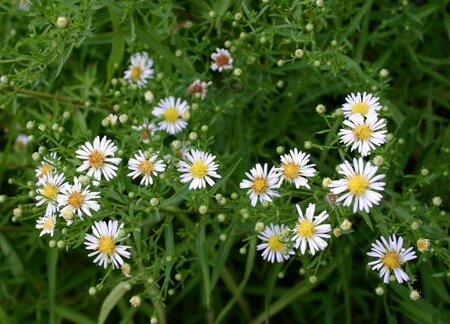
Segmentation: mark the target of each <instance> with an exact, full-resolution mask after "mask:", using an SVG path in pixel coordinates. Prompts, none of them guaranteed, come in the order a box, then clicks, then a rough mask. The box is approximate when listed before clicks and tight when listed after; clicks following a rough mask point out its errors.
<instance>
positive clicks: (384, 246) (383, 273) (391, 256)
mask: <svg viewBox="0 0 450 324" xmlns="http://www.w3.org/2000/svg"><path fill="white" fill-rule="evenodd" d="M380 239H381V242H380V241H379V240H377V241H376V242H375V243H372V249H371V251H370V252H368V253H367V255H368V256H371V257H375V258H378V260H375V261H371V262H369V265H370V266H373V267H372V270H376V271H380V278H381V277H384V279H383V281H384V283H389V275H390V273H391V270H392V271H394V275H395V278H396V279H397V281H398V282H399V283H402V282H403V281H407V280H408V279H409V276H408V275H407V274H406V272H405V271H403V269H402V265H403V264H404V263H405V262H407V261H409V260H413V259H415V258H416V257H417V256H416V253H415V252H414V251H413V248H412V247H410V248H408V249H404V248H403V238H402V237H401V236H400V237H398V239H397V237H396V236H395V235H392V236H390V237H389V238H388V239H389V242H388V241H387V240H386V239H385V238H384V237H383V236H381V237H380Z"/></svg>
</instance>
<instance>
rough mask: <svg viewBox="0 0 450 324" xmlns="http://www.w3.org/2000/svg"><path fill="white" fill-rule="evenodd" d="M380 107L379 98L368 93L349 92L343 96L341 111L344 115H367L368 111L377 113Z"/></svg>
mask: <svg viewBox="0 0 450 324" xmlns="http://www.w3.org/2000/svg"><path fill="white" fill-rule="evenodd" d="M380 109H381V105H380V103H379V98H378V97H376V96H374V95H372V94H370V93H365V92H364V93H362V94H361V93H359V92H358V93H356V94H354V93H351V94H349V95H348V96H347V97H346V98H345V104H344V105H343V106H342V111H343V113H344V116H345V117H349V116H351V115H355V114H360V115H363V116H367V114H369V113H375V115H376V114H377V113H378V111H379V110H380Z"/></svg>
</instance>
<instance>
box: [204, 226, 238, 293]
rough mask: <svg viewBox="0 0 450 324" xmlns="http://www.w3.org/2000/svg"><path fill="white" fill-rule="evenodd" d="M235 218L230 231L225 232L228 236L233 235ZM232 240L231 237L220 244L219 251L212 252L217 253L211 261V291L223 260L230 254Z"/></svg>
mask: <svg viewBox="0 0 450 324" xmlns="http://www.w3.org/2000/svg"><path fill="white" fill-rule="evenodd" d="M236 222H237V220H236V219H235V220H234V224H233V225H232V226H231V227H230V232H229V233H227V236H228V237H230V238H231V237H233V233H234V227H235V225H236ZM233 243H234V241H233V240H232V239H228V240H227V241H226V242H225V243H224V244H222V245H221V246H220V249H219V252H218V253H215V251H214V252H213V253H214V254H217V258H216V259H215V261H214V263H213V269H212V275H211V287H210V289H211V292H212V289H214V287H215V285H216V283H217V280H218V279H219V276H220V272H221V271H222V268H223V266H224V265H225V262H226V261H227V259H228V255H229V254H230V249H231V247H232V246H233Z"/></svg>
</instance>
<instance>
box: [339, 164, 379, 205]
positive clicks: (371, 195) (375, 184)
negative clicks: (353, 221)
mask: <svg viewBox="0 0 450 324" xmlns="http://www.w3.org/2000/svg"><path fill="white" fill-rule="evenodd" d="M377 171H378V167H376V166H372V165H371V164H370V162H367V163H364V160H363V159H362V158H359V159H353V165H351V164H350V162H348V161H344V163H343V164H341V165H340V169H339V171H338V173H339V174H342V175H343V176H345V178H344V179H340V180H335V181H333V182H332V183H331V184H330V190H331V192H332V193H334V194H335V195H339V194H341V193H343V192H345V191H347V192H346V193H345V194H343V195H341V196H339V197H338V199H337V201H336V202H340V201H344V203H343V205H344V206H350V204H351V203H352V202H353V201H354V202H353V212H354V213H356V211H357V210H358V209H359V210H365V211H366V212H369V209H370V208H372V206H373V205H378V204H379V202H380V200H381V198H382V197H383V196H382V195H381V194H380V193H379V192H377V191H383V190H384V185H385V183H384V182H380V180H381V179H383V178H384V174H379V175H375V174H376V172H377Z"/></svg>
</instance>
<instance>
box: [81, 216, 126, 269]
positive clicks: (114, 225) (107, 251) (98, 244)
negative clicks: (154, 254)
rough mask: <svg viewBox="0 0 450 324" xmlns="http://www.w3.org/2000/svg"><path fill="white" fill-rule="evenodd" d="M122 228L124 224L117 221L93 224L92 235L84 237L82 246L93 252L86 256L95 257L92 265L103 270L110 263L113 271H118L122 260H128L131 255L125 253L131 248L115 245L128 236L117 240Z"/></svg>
mask: <svg viewBox="0 0 450 324" xmlns="http://www.w3.org/2000/svg"><path fill="white" fill-rule="evenodd" d="M123 227H124V224H120V225H119V222H118V221H116V220H115V221H112V220H110V221H108V223H106V222H105V221H100V222H95V223H94V225H92V227H91V228H92V233H93V234H94V235H91V234H86V235H85V237H84V240H85V241H84V244H85V245H86V249H87V250H94V252H91V253H89V254H88V256H90V257H91V256H95V255H96V258H95V259H94V263H96V264H98V265H99V266H103V267H104V268H105V269H106V268H107V267H108V263H112V266H113V269H119V268H120V266H121V265H122V264H123V259H122V257H124V258H127V259H129V258H130V256H131V253H130V252H129V251H127V250H128V249H130V248H131V246H128V245H117V243H119V242H121V241H123V240H125V239H126V238H128V236H126V237H123V238H119V233H120V230H121V229H122V228H123Z"/></svg>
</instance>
